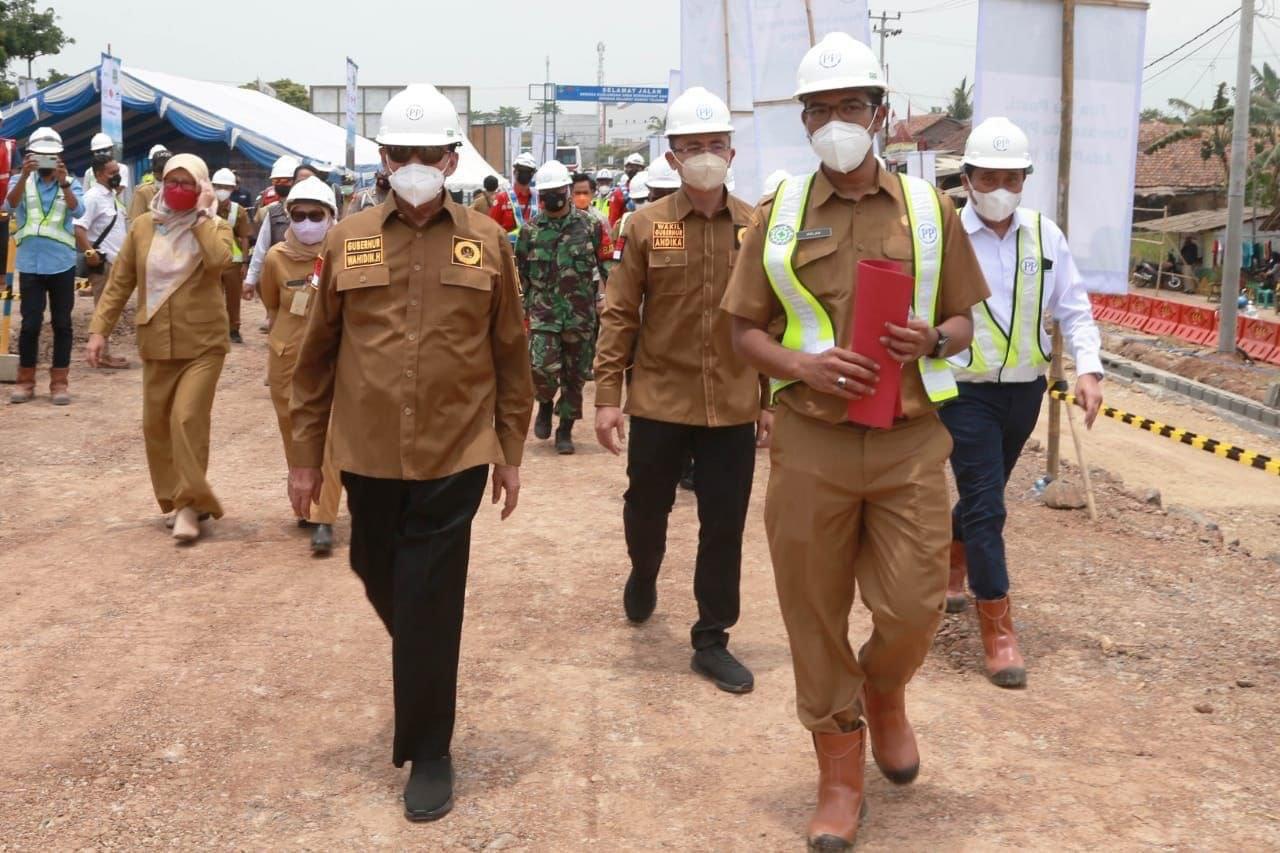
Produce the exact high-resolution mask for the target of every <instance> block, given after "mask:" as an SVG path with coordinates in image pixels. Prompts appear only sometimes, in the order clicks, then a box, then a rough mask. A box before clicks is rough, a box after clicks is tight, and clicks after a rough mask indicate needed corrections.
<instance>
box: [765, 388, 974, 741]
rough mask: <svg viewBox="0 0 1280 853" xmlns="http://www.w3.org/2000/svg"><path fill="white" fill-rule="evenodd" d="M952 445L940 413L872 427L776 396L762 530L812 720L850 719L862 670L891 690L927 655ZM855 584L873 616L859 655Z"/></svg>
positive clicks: (857, 707) (938, 597)
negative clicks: (822, 416) (852, 617)
mask: <svg viewBox="0 0 1280 853" xmlns="http://www.w3.org/2000/svg"><path fill="white" fill-rule="evenodd" d="M950 453H951V436H950V434H949V433H948V432H947V430H946V428H945V427H944V426H943V425H942V423H941V421H939V419H938V417H937V415H933V414H930V415H926V416H924V417H920V418H916V419H913V420H911V421H907V422H905V423H903V424H901V425H900V426H897V427H895V428H893V429H890V430H869V429H865V428H862V427H856V426H852V425H849V424H840V425H836V424H827V423H823V422H821V421H816V420H813V419H812V418H808V417H805V416H804V415H800V414H797V413H796V412H794V411H792V410H791V409H788V408H787V407H786V406H779V407H778V412H777V415H776V419H775V421H774V433H773V446H772V450H771V461H772V469H771V473H770V475H769V490H768V494H767V496H766V499H765V529H766V531H767V533H768V537H769V551H770V553H771V555H772V557H773V571H774V579H775V581H776V583H777V587H778V603H779V605H780V606H781V608H782V619H783V622H784V623H785V624H786V627H787V636H788V638H789V640H790V643H791V657H792V662H793V665H794V668H795V678H796V709H797V711H798V713H799V716H800V722H801V723H803V724H804V726H805V728H807V729H809V730H811V731H815V732H825V733H833V734H834V733H838V732H841V731H848V730H850V729H851V728H852V727H853V726H854V725H855V724H856V722H857V720H858V718H859V716H860V714H861V703H860V700H859V694H860V692H861V690H862V685H863V682H864V681H869V682H870V683H871V684H872V685H873V686H874V687H875V689H876V690H877V691H878V692H887V691H891V690H894V689H896V688H898V687H901V686H903V685H905V684H906V683H907V682H908V681H910V680H911V676H912V675H913V674H914V673H915V671H916V669H918V668H919V666H920V664H921V663H923V662H924V658H925V655H926V654H927V653H928V651H929V646H930V645H931V644H932V642H933V635H934V632H935V631H936V630H937V627H938V622H939V621H940V619H941V616H942V609H943V602H944V599H945V596H946V587H947V570H948V562H947V553H948V548H949V545H950V540H951V514H950V498H949V496H948V494H947V481H946V474H945V472H944V466H945V464H946V460H947V457H948V455H950ZM855 589H856V590H857V591H858V592H859V593H860V594H861V596H862V603H863V604H864V605H865V606H866V607H867V609H868V610H870V611H871V621H872V626H873V627H872V632H871V637H870V638H869V639H868V640H867V641H866V643H864V644H863V646H862V649H861V650H860V651H859V653H858V654H857V655H856V656H855V655H854V653H853V649H852V647H851V646H850V645H849V611H850V609H851V608H852V606H853V596H854V591H855Z"/></svg>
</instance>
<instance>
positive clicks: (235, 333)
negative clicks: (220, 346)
mask: <svg viewBox="0 0 1280 853" xmlns="http://www.w3.org/2000/svg"><path fill="white" fill-rule="evenodd" d="M212 183H213V194H214V196H215V197H216V198H217V199H218V216H220V217H222V218H223V219H225V220H226V222H227V224H228V225H230V226H231V234H232V236H233V237H234V242H233V243H232V248H231V264H230V265H229V266H228V267H227V268H226V269H225V270H223V271H222V287H223V289H224V290H225V291H226V294H227V319H228V321H229V322H230V328H231V335H230V336H231V343H233V344H242V343H244V338H242V337H240V302H241V297H242V296H243V293H244V262H245V258H247V257H249V240H250V239H251V238H252V235H253V225H252V223H250V222H249V211H247V210H245V209H244V208H242V207H241V206H240V205H239V204H237V203H236V202H234V201H232V200H231V194H232V193H234V192H235V190H236V186H237V185H238V184H239V181H238V180H237V179H236V173H235V172H233V171H231V170H230V169H225V168H224V169H219V170H218V171H216V172H214V173H213V182H212Z"/></svg>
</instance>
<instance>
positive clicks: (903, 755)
mask: <svg viewBox="0 0 1280 853" xmlns="http://www.w3.org/2000/svg"><path fill="white" fill-rule="evenodd" d="M862 712H863V714H864V715H865V716H866V718H867V728H868V729H870V730H871V755H872V756H873V757H874V758H875V760H876V766H877V767H879V768H880V772H881V773H883V774H884V778H886V779H888V780H889V781H890V782H892V783H893V784H895V785H909V784H911V783H912V782H914V781H915V779H916V776H917V775H918V774H919V773H920V750H919V749H918V748H917V747H916V733H915V732H914V731H912V730H911V722H910V721H909V720H908V719H907V689H906V687H899V688H898V689H897V690H895V691H893V692H892V693H878V692H876V691H875V690H874V689H872V687H871V685H870V684H867V685H866V686H864V687H863V689H862Z"/></svg>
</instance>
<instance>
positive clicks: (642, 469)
mask: <svg viewBox="0 0 1280 853" xmlns="http://www.w3.org/2000/svg"><path fill="white" fill-rule="evenodd" d="M732 132H733V125H732V124H731V122H730V118H729V109H728V107H726V106H725V105H724V103H723V102H722V101H721V100H720V99H719V98H717V97H716V96H715V95H713V94H711V93H710V92H708V91H707V90H706V89H703V88H701V87H694V88H692V89H690V90H689V91H687V92H685V93H684V94H682V95H681V96H680V97H679V98H677V99H676V100H675V101H674V102H673V103H672V105H671V109H670V110H668V113H667V137H668V138H669V139H670V141H671V148H672V153H669V154H668V155H667V158H668V161H669V162H670V164H671V165H672V166H673V167H674V168H677V169H679V170H680V172H681V176H682V178H683V187H682V188H681V189H680V190H678V191H676V192H674V193H673V194H671V195H670V196H668V197H667V198H664V199H663V200H661V201H658V202H653V203H651V204H648V205H646V206H644V207H643V208H641V209H639V210H637V211H635V212H634V213H632V214H630V215H629V218H628V220H627V225H626V227H625V228H624V229H623V234H622V241H623V243H622V246H621V253H622V259H621V263H620V264H619V265H618V266H617V267H616V268H615V269H614V270H613V272H612V274H611V275H610V276H609V288H608V291H607V293H606V300H605V309H604V312H603V314H602V315H601V318H600V320H601V327H600V341H599V350H598V355H597V356H596V364H595V375H596V436H597V438H598V439H599V441H600V443H601V444H602V445H604V446H605V447H606V448H607V449H608V450H609V451H611V452H612V453H615V454H616V453H618V452H619V447H618V443H617V441H616V440H615V434H616V437H617V438H618V439H621V438H623V437H624V433H623V416H622V410H621V409H620V408H619V406H620V405H621V403H622V391H623V385H624V379H623V374H624V371H625V369H626V367H627V366H628V364H630V363H631V355H632V351H633V349H634V351H635V371H634V378H633V381H632V383H631V385H630V388H629V391H628V395H627V412H628V413H630V415H631V441H630V444H629V446H628V448H627V477H628V480H629V487H628V489H627V493H626V496H625V504H624V508H623V513H622V519H623V526H624V528H625V531H626V539H627V552H628V553H629V554H630V556H631V576H630V577H629V578H628V580H627V584H626V589H625V591H624V593H623V606H624V608H625V609H626V613H627V618H628V619H630V620H631V621H632V622H635V623H641V622H644V621H646V620H647V619H648V618H649V616H650V615H651V614H652V613H653V609H654V606H655V605H656V603H657V586H656V584H657V579H658V570H659V568H660V567H661V565H662V558H663V554H664V552H665V551H666V542H667V516H668V515H669V514H670V513H671V507H672V505H673V504H674V503H675V494H676V484H677V483H678V482H679V480H680V474H681V471H682V469H683V467H684V462H685V459H686V457H687V456H688V455H689V454H690V453H692V455H693V458H694V461H695V464H696V465H697V468H698V477H697V480H696V487H695V492H696V494H697V498H698V519H699V522H700V528H699V531H698V557H697V564H696V568H695V571H694V581H693V588H694V595H695V597H696V598H697V599H698V621H697V623H696V624H695V625H694V626H693V632H692V639H693V648H694V655H693V661H692V666H693V670H694V671H695V672H697V673H699V674H701V675H704V676H706V677H707V678H710V679H711V680H712V681H713V682H714V683H715V685H716V686H717V687H719V688H720V689H721V690H726V691H728V692H731V693H747V692H749V691H750V690H751V689H752V687H753V686H754V679H753V678H752V675H751V672H750V671H749V670H748V669H747V668H746V667H745V666H743V665H742V664H741V663H739V662H738V661H737V660H736V659H735V658H734V656H733V655H732V654H730V653H729V649H728V643H729V633H728V630H729V628H730V627H732V626H733V625H734V624H735V623H736V622H737V621H738V609H739V607H738V604H739V602H738V586H739V584H738V581H739V577H740V574H741V567H742V530H743V527H744V525H745V523H746V517H747V505H748V503H749V502H750V499H751V478H752V475H753V473H754V471H755V456H756V454H755V448H756V443H757V440H759V442H760V443H761V444H762V445H763V444H764V443H765V442H766V441H767V437H768V431H769V423H770V421H771V415H769V413H768V412H764V413H762V412H761V408H760V392H761V388H760V375H759V374H758V373H757V372H756V370H755V369H754V368H752V367H750V366H748V365H747V364H746V363H745V362H744V361H743V360H742V359H741V358H739V357H738V356H737V354H736V353H734V351H733V344H732V341H731V340H730V337H729V327H730V323H729V317H728V316H727V315H725V314H722V313H721V312H720V311H719V310H718V309H719V304H720V298H721V297H722V296H723V294H724V289H725V286H726V285H727V284H728V282H729V271H730V270H731V269H732V268H733V262H734V257H735V255H736V254H737V245H738V235H739V234H740V232H741V230H742V229H743V228H745V227H746V224H747V221H748V220H749V218H750V216H751V205H749V204H747V203H746V202H744V201H742V200H741V199H738V198H735V197H734V196H732V195H730V194H729V193H728V191H727V190H726V189H725V186H724V181H725V177H726V175H727V174H728V170H729V162H730V161H731V160H732V159H733V148H732V147H731V146H732V142H731V140H732V137H731V134H732ZM636 181H639V178H637V179H636ZM757 421H759V425H758V429H757Z"/></svg>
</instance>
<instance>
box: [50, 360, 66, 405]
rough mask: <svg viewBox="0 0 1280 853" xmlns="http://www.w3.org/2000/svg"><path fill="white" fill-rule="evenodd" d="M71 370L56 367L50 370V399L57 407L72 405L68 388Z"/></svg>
mask: <svg viewBox="0 0 1280 853" xmlns="http://www.w3.org/2000/svg"><path fill="white" fill-rule="evenodd" d="M70 376H71V368H69V367H54V368H52V369H50V370H49V399H50V400H51V401H52V402H53V404H54V405H55V406H69V405H71V391H70V389H69V387H68V385H69V381H68V380H69V377H70Z"/></svg>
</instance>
